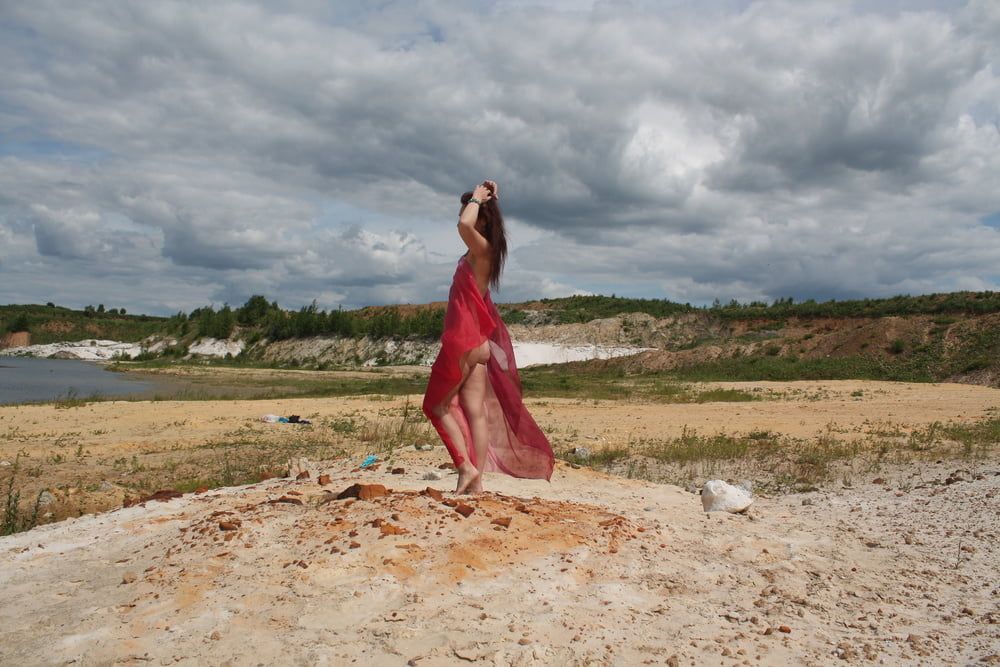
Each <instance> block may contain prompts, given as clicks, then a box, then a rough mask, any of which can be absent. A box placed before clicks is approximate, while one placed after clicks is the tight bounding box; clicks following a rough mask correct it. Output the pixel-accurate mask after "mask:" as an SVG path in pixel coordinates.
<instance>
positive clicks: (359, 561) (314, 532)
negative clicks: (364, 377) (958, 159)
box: [0, 450, 1000, 665]
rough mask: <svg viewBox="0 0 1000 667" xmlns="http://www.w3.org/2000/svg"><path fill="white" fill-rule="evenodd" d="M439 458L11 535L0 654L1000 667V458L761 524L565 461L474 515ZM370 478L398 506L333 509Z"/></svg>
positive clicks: (835, 496)
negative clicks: (447, 491) (434, 476)
mask: <svg viewBox="0 0 1000 667" xmlns="http://www.w3.org/2000/svg"><path fill="white" fill-rule="evenodd" d="M441 458H442V456H441V452H440V450H438V451H436V452H416V451H412V450H410V451H408V452H406V453H405V454H404V455H403V456H402V457H401V458H400V460H399V462H398V464H399V465H401V466H402V467H404V468H405V472H403V473H402V474H397V475H393V474H389V472H388V471H386V470H378V471H374V472H368V471H361V472H357V471H355V472H352V471H350V470H349V469H348V467H347V465H346V464H344V465H333V466H322V467H316V466H314V468H313V470H312V471H311V473H312V476H311V478H310V479H308V480H300V481H293V480H290V479H287V480H270V481H268V482H264V483H261V484H258V485H255V486H253V487H244V488H238V489H227V490H219V491H210V492H208V493H204V494H201V495H188V496H185V497H183V498H179V499H175V500H171V501H167V502H154V501H150V502H149V503H147V504H146V505H145V506H136V507H131V508H127V509H123V510H118V511H115V512H112V513H108V514H103V515H96V516H86V517H82V518H79V519H72V520H69V521H66V522H62V523H59V524H54V525H50V526H45V527H42V528H40V529H36V530H33V531H31V532H29V533H24V534H19V535H15V536H12V537H8V538H4V539H3V540H0V563H2V567H0V627H3V628H4V641H3V642H0V663H2V664H24V665H35V664H67V663H72V664H83V665H93V664H111V663H126V664H160V665H172V664H192V665H194V664H210V665H217V664H218V665H241V664H310V665H312V664H316V665H323V664H329V665H341V664H350V663H354V662H356V663H357V664H368V665H403V664H415V665H452V664H461V663H463V662H473V663H478V664H491V665H542V664H546V665H548V664H559V665H605V664H630V665H631V664H682V665H701V664H722V665H730V664H765V665H792V664H796V665H800V664H801V665H825V664H834V663H839V659H843V660H846V661H847V662H848V663H857V664H865V663H868V662H869V661H874V662H875V663H876V664H878V663H881V664H893V665H896V664H914V665H918V664H919V665H941V664H971V663H976V664H980V662H979V661H985V662H990V661H994V662H995V661H997V660H1000V633H998V630H1000V625H997V623H998V621H1000V589H998V584H997V579H996V576H995V573H996V572H997V571H998V566H1000V493H998V491H1000V467H998V466H996V465H981V466H979V467H977V468H967V469H964V470H962V471H955V470H950V469H947V468H943V467H940V466H938V467H937V468H934V467H933V466H932V468H931V469H926V470H924V471H923V480H924V481H923V482H922V483H921V484H919V485H917V486H915V487H913V488H911V489H908V490H905V491H904V490H900V489H894V488H887V487H886V486H884V485H882V484H866V485H864V487H863V488H856V489H849V490H842V491H839V492H836V493H813V494H808V495H805V496H803V495H791V496H784V497H781V498H777V499H761V500H758V502H757V503H756V504H755V505H754V507H753V508H752V510H751V512H750V514H749V515H748V516H743V515H718V514H713V515H706V514H704V513H703V512H702V511H701V505H700V501H699V498H698V497H697V496H695V495H692V494H690V493H687V492H685V491H682V490H681V489H678V488H676V487H670V486H661V485H654V484H651V483H648V482H642V481H636V480H625V479H620V478H614V477H608V476H605V475H603V474H600V473H596V472H593V471H590V470H587V469H578V470H574V469H570V468H569V467H568V466H564V465H560V466H559V468H558V469H557V471H556V475H555V476H554V479H553V481H552V483H551V484H547V483H545V482H529V481H522V480H514V479H509V478H501V477H493V476H491V477H490V478H489V480H488V487H489V488H491V489H492V490H493V492H492V493H488V494H486V495H484V496H481V497H478V498H475V499H464V500H463V502H466V503H468V506H469V507H470V508H471V509H472V510H473V511H472V513H471V514H470V515H469V516H468V518H464V517H463V516H462V515H461V514H459V513H458V512H457V511H456V509H455V508H452V507H450V506H448V505H447V504H445V503H443V502H440V501H438V500H436V499H434V498H433V497H430V496H427V495H422V494H421V493H420V491H421V490H422V489H424V488H426V486H427V485H428V484H431V485H432V486H434V487H436V488H438V489H444V488H448V485H450V484H452V483H453V478H445V479H444V480H441V481H440V482H426V481H423V479H422V477H423V475H424V474H425V473H426V472H428V471H432V470H435V469H436V467H437V464H438V463H439V462H440V460H441ZM321 472H323V473H326V474H329V475H330V476H331V478H332V479H331V480H330V483H329V484H327V485H325V486H322V485H320V484H318V483H317V481H318V479H317V475H318V474H319V473H321ZM955 472H958V474H957V475H955V474H954V473H955ZM946 477H950V480H951V481H950V483H949V482H948V481H947V480H946ZM956 478H960V479H956ZM324 481H325V480H324ZM355 481H360V482H364V483H381V484H383V485H385V486H387V487H389V488H390V489H392V493H390V494H389V495H388V496H385V497H381V498H376V499H373V500H356V501H352V500H332V501H330V500H329V499H330V498H332V497H333V496H334V494H328V493H326V491H327V490H328V489H329V490H333V491H334V492H338V491H340V490H341V489H344V488H345V487H347V486H348V485H349V484H350V483H353V482H355ZM279 499H283V500H284V502H271V501H277V500H279ZM448 499H449V498H448V496H447V495H446V496H445V501H448ZM804 500H805V501H806V502H807V503H808V504H805V503H804V502H803V501H804ZM289 501H290V502H289ZM300 503H301V504H300ZM507 518H509V519H510V522H509V527H502V526H500V525H496V524H494V523H492V522H493V521H494V520H498V519H507ZM222 522H227V524H226V526H225V527H229V528H234V529H233V530H223V529H222V528H223V525H222ZM985 662H984V663H982V664H985Z"/></svg>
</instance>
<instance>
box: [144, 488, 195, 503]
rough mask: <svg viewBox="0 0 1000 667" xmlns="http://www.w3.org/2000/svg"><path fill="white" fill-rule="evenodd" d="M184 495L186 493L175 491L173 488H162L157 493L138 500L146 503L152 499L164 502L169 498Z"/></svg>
mask: <svg viewBox="0 0 1000 667" xmlns="http://www.w3.org/2000/svg"><path fill="white" fill-rule="evenodd" d="M183 495H184V494H183V493H181V492H180V491H175V490H173V489H160V490H159V491H157V492H156V493H154V494H152V495H149V496H146V497H145V498H140V499H139V500H138V501H136V502H140V503H145V502H149V501H150V500H158V501H160V502H161V503H162V502H166V501H168V500H172V499H173V498H180V497H181V496H183Z"/></svg>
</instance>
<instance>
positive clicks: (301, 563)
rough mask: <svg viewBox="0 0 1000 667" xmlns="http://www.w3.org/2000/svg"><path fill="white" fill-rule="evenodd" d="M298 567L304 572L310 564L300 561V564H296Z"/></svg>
mask: <svg viewBox="0 0 1000 667" xmlns="http://www.w3.org/2000/svg"><path fill="white" fill-rule="evenodd" d="M296 565H298V566H299V567H301V568H302V569H303V570H304V569H306V568H307V567H309V563H307V562H305V561H304V560H300V561H299V562H298V563H296Z"/></svg>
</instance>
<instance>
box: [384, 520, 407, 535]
mask: <svg viewBox="0 0 1000 667" xmlns="http://www.w3.org/2000/svg"><path fill="white" fill-rule="evenodd" d="M379 530H381V531H382V534H383V535H405V534H406V533H407V532H408V531H407V530H406V529H405V528H400V527H399V526H394V525H393V524H391V523H383V524H382V525H381V526H379Z"/></svg>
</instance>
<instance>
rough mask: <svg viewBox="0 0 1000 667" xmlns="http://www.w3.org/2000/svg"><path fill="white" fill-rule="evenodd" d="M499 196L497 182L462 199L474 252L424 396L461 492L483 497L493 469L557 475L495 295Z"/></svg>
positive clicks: (464, 231) (452, 295)
mask: <svg viewBox="0 0 1000 667" xmlns="http://www.w3.org/2000/svg"><path fill="white" fill-rule="evenodd" d="M499 198H500V197H499V192H498V191H497V185H496V183H494V182H493V181H484V182H483V183H482V184H481V185H478V186H476V188H475V190H473V191H472V192H466V193H465V194H463V195H462V208H461V210H460V211H459V217H458V233H459V236H461V237H462V241H464V242H465V245H466V246H467V247H468V252H466V253H465V255H463V256H462V257H461V258H460V259H459V260H458V268H457V269H456V270H455V277H454V278H453V280H452V284H451V291H450V292H449V294H448V310H447V312H446V313H445V316H444V333H442V334H441V351H440V352H439V353H438V356H437V359H436V360H435V361H434V365H433V366H432V367H431V377H430V381H429V382H428V383H427V391H426V393H425V394H424V414H426V415H427V417H428V419H430V420H431V423H432V424H434V428H436V429H437V432H438V434H439V435H440V436H441V439H442V440H443V441H444V444H445V447H447V448H448V453H449V454H451V459H452V461H453V462H454V463H455V467H456V468H457V469H458V485H457V487H456V488H455V493H480V492H482V490H483V473H484V472H487V471H489V472H493V471H498V472H503V473H507V474H508V475H512V476H514V477H527V478H533V479H549V478H550V477H551V476H552V465H553V456H552V448H551V447H550V446H549V441H548V440H547V439H546V437H545V434H544V433H542V431H541V429H539V428H538V425H537V424H535V420H534V419H532V418H531V415H530V414H528V411H527V409H525V407H524V404H523V403H522V402H521V380H520V378H519V377H518V374H517V367H516V366H515V364H514V350H513V348H512V347H511V343H510V335H509V334H508V333H507V327H506V326H505V325H504V323H503V321H502V320H501V319H500V314H499V313H498V312H497V309H496V306H495V305H493V300H492V299H491V298H490V288H496V286H497V284H498V282H499V280H500V273H501V272H502V271H503V265H504V261H505V260H506V258H507V237H506V234H505V232H504V224H503V215H501V213H500V206H499V205H498V204H497V200H498V199H499Z"/></svg>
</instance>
